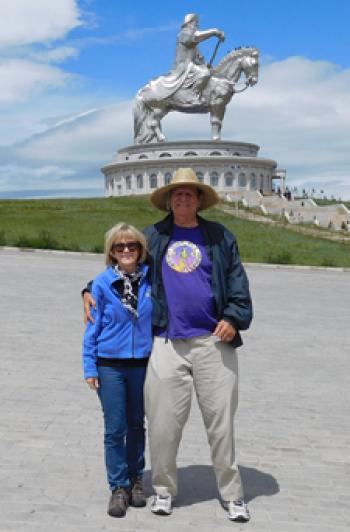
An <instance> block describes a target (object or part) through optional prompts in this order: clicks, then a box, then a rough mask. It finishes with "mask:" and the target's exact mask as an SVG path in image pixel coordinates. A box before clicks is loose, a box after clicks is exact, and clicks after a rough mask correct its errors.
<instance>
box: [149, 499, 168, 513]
mask: <svg viewBox="0 0 350 532" xmlns="http://www.w3.org/2000/svg"><path fill="white" fill-rule="evenodd" d="M172 511H173V506H172V500H171V495H167V496H165V497H162V496H161V495H155V496H154V497H153V501H152V503H151V512H153V513H154V514H157V515H170V514H171V513H172Z"/></svg>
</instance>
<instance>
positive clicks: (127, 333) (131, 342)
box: [83, 264, 152, 379]
mask: <svg viewBox="0 0 350 532" xmlns="http://www.w3.org/2000/svg"><path fill="white" fill-rule="evenodd" d="M140 267H141V271H142V274H143V275H142V278H141V282H140V286H139V292H138V306H137V310H138V318H135V317H134V316H133V315H132V314H131V312H130V311H128V310H127V309H126V308H125V307H124V306H123V305H122V303H121V300H120V296H119V293H118V291H117V289H116V286H115V283H116V282H118V279H119V276H118V275H117V273H116V272H115V271H114V269H113V267H112V266H108V267H107V268H106V270H105V271H104V272H102V273H100V274H99V275H98V276H97V277H96V279H95V280H94V282H93V285H92V296H93V298H94V299H95V301H96V310H94V309H92V316H93V318H94V320H95V321H94V323H91V322H88V324H87V326H86V330H85V334H84V339H83V366H84V377H85V379H87V378H89V377H97V366H96V362H97V357H102V358H122V359H128V358H129V359H132V358H138V359H140V358H147V357H148V356H149V355H150V352H151V349H152V301H151V287H150V284H149V281H148V279H147V271H148V266H147V265H146V264H142V265H141V266H140Z"/></svg>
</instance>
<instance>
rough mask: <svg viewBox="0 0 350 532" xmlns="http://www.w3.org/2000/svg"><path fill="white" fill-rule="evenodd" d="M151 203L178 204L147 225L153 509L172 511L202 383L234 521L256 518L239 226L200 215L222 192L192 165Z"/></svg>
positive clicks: (247, 302) (202, 402) (247, 314)
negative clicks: (240, 446)
mask: <svg viewBox="0 0 350 532" xmlns="http://www.w3.org/2000/svg"><path fill="white" fill-rule="evenodd" d="M151 201H152V203H153V204H154V205H155V206H156V207H157V208H159V209H161V210H165V211H167V210H169V211H170V214H168V216H167V217H166V218H165V219H164V220H162V221H160V222H158V223H156V224H155V225H153V226H150V227H148V228H147V229H146V230H145V235H146V238H147V240H148V246H149V251H150V255H151V276H152V278H151V283H152V301H153V325H154V333H155V337H154V345H153V350H152V355H151V358H150V362H149V365H148V370H147V377H146V382H145V409H146V416H147V419H148V435H149V447H150V457H151V468H152V483H153V487H154V489H155V492H156V495H155V497H154V499H153V501H152V504H151V510H152V512H153V513H155V514H163V515H169V514H171V512H172V503H173V499H174V497H175V496H176V494H177V474H176V456H177V451H178V447H179V443H180V440H181V435H182V430H183V427H184V425H185V423H186V421H187V418H188V415H189V411H190V406H191V395H192V387H193V386H194V388H195V392H196V395H197V399H198V404H199V408H200V410H201V414H202V417H203V421H204V425H205V428H206V431H207V435H208V441H209V444H210V448H211V456H212V462H213V465H214V470H215V474H216V479H217V483H218V488H219V492H220V496H221V498H222V502H223V505H224V507H225V508H226V509H227V510H228V517H229V519H231V520H233V521H248V520H249V519H250V515H249V511H248V508H247V505H246V503H245V502H244V495H243V487H242V481H241V477H240V473H239V470H238V468H237V465H236V462H235V444H234V415H235V412H236V409H237V403H238V368H237V354H236V349H235V348H236V347H239V346H240V345H242V340H241V337H240V333H239V330H240V329H247V328H248V327H249V325H250V322H251V319H252V304H251V298H250V293H249V286H248V280H247V276H246V274H245V271H244V268H243V266H242V264H241V261H240V257H239V253H238V249H237V244H236V240H235V237H234V236H233V235H232V233H230V232H229V231H228V230H227V229H226V228H225V227H224V226H222V225H221V224H218V223H215V222H211V221H208V220H205V219H203V218H201V217H200V216H198V211H200V210H204V209H207V208H208V207H211V206H213V205H215V204H216V203H217V202H218V201H219V198H218V196H217V194H216V192H215V191H214V189H213V188H211V187H210V186H208V185H205V184H204V183H201V182H200V181H198V179H197V176H196V174H195V172H194V171H193V170H192V169H190V168H179V169H178V170H177V171H176V173H175V174H174V176H173V179H172V181H171V182H170V184H169V185H166V186H163V187H161V188H159V189H157V190H156V191H155V192H153V194H152V195H151ZM87 299H88V298H87ZM86 307H87V310H88V304H87V305H86Z"/></svg>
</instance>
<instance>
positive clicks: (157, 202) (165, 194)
mask: <svg viewBox="0 0 350 532" xmlns="http://www.w3.org/2000/svg"><path fill="white" fill-rule="evenodd" d="M182 186H183V187H184V186H192V187H196V188H197V189H198V190H200V191H201V192H202V194H201V201H200V206H199V209H198V210H199V211H202V210H204V209H208V208H209V207H212V206H213V205H215V204H216V203H218V202H219V196H218V195H217V193H216V192H215V190H214V189H213V188H212V187H210V186H209V185H205V184H204V183H201V182H200V181H199V180H198V177H197V175H196V173H195V172H194V171H193V170H192V168H178V169H177V170H176V172H175V174H174V175H173V177H172V179H171V181H170V183H169V185H165V186H164V187H160V188H157V190H155V191H154V192H153V194H151V197H150V200H151V202H152V203H153V205H154V206H155V207H157V209H160V210H161V211H167V210H169V209H168V199H169V195H170V192H171V191H172V190H174V189H175V188H179V187H182Z"/></svg>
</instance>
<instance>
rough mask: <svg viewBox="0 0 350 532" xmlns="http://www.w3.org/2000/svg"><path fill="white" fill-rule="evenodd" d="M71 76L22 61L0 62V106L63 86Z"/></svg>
mask: <svg viewBox="0 0 350 532" xmlns="http://www.w3.org/2000/svg"><path fill="white" fill-rule="evenodd" d="M71 78H72V76H70V75H68V74H66V73H65V72H63V71H62V70H60V69H58V68H55V67H52V66H50V65H44V64H40V63H33V62H30V61H26V60H22V59H10V60H8V61H1V62H0V79H1V84H0V105H4V104H5V105H8V104H12V103H15V102H17V101H20V100H24V99H26V98H29V97H30V96H32V95H33V94H35V93H38V92H41V91H43V90H45V89H48V88H52V87H56V88H57V87H62V86H64V85H65V84H66V83H67V82H68V80H69V79H71Z"/></svg>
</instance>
